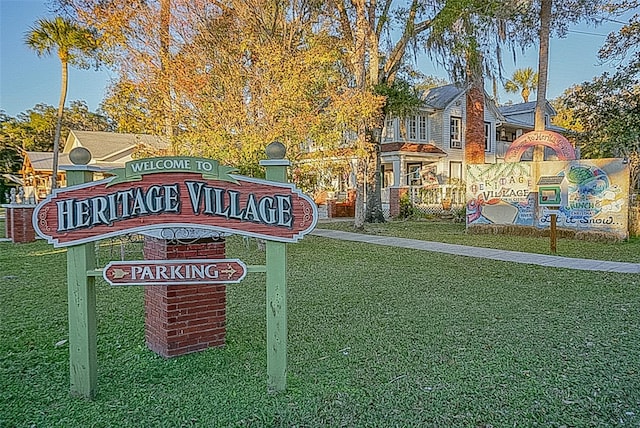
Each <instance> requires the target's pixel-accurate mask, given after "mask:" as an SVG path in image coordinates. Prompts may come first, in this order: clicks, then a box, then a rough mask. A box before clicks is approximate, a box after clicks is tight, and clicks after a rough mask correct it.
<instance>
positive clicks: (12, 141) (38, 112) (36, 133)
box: [0, 101, 112, 172]
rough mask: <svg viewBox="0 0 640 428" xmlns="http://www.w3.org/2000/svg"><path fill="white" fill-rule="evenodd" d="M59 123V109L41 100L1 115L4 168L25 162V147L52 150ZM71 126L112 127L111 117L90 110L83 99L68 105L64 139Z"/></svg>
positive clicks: (0, 144)
mask: <svg viewBox="0 0 640 428" xmlns="http://www.w3.org/2000/svg"><path fill="white" fill-rule="evenodd" d="M56 125H57V109H56V108H55V107H53V106H50V105H46V104H37V105H35V106H34V107H33V108H32V109H29V110H27V111H25V112H22V113H20V114H18V116H17V117H9V116H7V115H5V114H2V115H0V153H1V154H2V155H1V156H2V159H3V162H4V165H3V166H2V169H3V171H2V172H10V171H13V172H16V171H19V170H20V167H21V166H22V157H23V152H24V151H36V152H45V151H51V150H52V148H53V145H54V140H55V132H56ZM71 129H75V130H80V131H111V130H112V128H111V126H110V123H109V120H108V119H107V118H106V117H105V116H103V115H101V114H99V113H93V112H90V111H89V109H88V108H87V105H86V103H84V102H83V101H72V102H71V105H70V107H69V108H66V109H65V111H64V115H63V121H62V126H61V133H60V134H61V139H63V140H64V139H65V138H66V136H67V135H68V134H69V131H70V130H71Z"/></svg>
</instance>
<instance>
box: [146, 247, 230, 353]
mask: <svg viewBox="0 0 640 428" xmlns="http://www.w3.org/2000/svg"><path fill="white" fill-rule="evenodd" d="M144 257H145V259H146V260H172V259H176V260H188V259H223V258H224V257H225V241H224V239H217V238H201V239H198V240H197V241H196V242H194V243H190V244H180V243H174V242H172V241H169V240H165V239H159V238H154V237H151V236H145V242H144ZM144 308H145V339H146V343H147V347H148V348H149V349H151V350H152V351H154V352H155V353H157V354H159V355H160V356H162V357H165V358H169V357H175V356H178V355H184V354H188V353H191V352H196V351H202V350H204V349H207V348H212V347H219V346H224V344H225V334H226V285H225V284H200V285H171V286H146V287H145V290H144Z"/></svg>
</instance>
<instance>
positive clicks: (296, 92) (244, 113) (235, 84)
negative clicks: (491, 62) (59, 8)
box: [64, 0, 371, 175]
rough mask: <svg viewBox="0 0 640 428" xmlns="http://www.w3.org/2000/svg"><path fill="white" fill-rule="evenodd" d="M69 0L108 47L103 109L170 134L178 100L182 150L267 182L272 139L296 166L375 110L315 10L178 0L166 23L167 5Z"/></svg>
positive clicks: (131, 126) (314, 6)
mask: <svg viewBox="0 0 640 428" xmlns="http://www.w3.org/2000/svg"><path fill="white" fill-rule="evenodd" d="M64 3H65V4H66V5H67V6H71V7H72V12H73V13H75V14H76V16H78V18H79V19H81V20H82V21H83V22H85V23H86V24H88V25H92V26H94V27H96V28H98V29H99V31H100V32H101V36H102V38H103V39H104V40H106V42H105V44H104V47H105V52H104V54H105V56H107V57H108V58H109V59H110V61H111V63H112V65H113V67H114V68H115V69H116V71H117V73H118V74H119V81H118V82H117V83H116V85H114V86H112V87H111V90H110V93H109V96H108V98H107V99H106V100H105V103H104V104H103V109H104V110H105V111H107V112H108V113H109V115H110V116H111V117H113V118H114V120H115V121H116V123H117V127H118V129H120V130H125V129H126V130H127V131H129V132H131V131H132V130H138V131H139V130H144V131H145V132H153V133H162V132H164V131H163V128H164V129H166V128H167V126H166V118H167V117H168V115H166V114H165V112H166V111H167V109H169V107H168V105H169V104H170V105H171V107H170V110H171V111H170V116H171V122H172V128H173V129H174V136H173V138H172V140H173V142H174V145H175V148H176V150H178V151H179V152H180V153H183V154H191V155H204V156H212V157H216V158H218V159H219V160H220V161H222V162H224V163H227V164H230V165H233V166H237V167H238V168H239V169H240V170H241V172H243V173H247V174H250V175H254V174H260V173H261V171H260V169H259V167H258V161H259V159H261V158H262V156H263V154H264V147H265V146H266V145H267V144H268V143H269V142H271V141H273V140H279V141H281V142H283V143H284V144H285V145H286V146H287V148H288V156H289V158H291V159H294V158H295V157H296V156H297V154H298V153H299V150H300V147H301V146H302V145H305V144H307V143H308V142H309V141H314V143H315V144H317V145H318V146H329V147H331V146H336V145H337V144H338V143H339V142H340V141H341V140H342V137H343V135H344V133H345V132H344V131H345V126H346V125H345V123H346V119H345V118H346V117H347V116H348V114H360V113H358V109H360V111H363V112H366V110H369V109H370V106H371V103H369V102H368V100H363V99H361V98H357V97H354V96H353V92H354V91H353V90H351V89H350V88H349V80H348V77H349V76H348V75H347V73H345V67H344V65H343V63H342V57H341V52H340V50H341V49H342V46H341V45H339V44H338V43H337V39H336V37H334V36H333V35H332V34H330V30H331V28H330V27H329V26H328V25H325V24H323V22H322V20H321V19H320V18H319V15H318V13H319V10H320V9H319V7H320V6H321V5H320V4H318V3H314V2H309V3H304V2H302V3H300V2H295V1H291V2H273V1H270V0H253V1H230V2H225V3H215V4H212V3H211V2H209V1H205V0H172V1H171V2H170V5H171V8H170V17H168V18H167V17H166V16H165V14H164V13H163V10H164V11H166V10H167V7H166V6H164V5H166V4H168V2H167V1H164V0H163V1H159V0H156V1H134V2H131V3H130V6H128V7H124V6H122V4H119V3H117V2H103V1H100V0H81V1H80V0H65V1H64ZM163 6H164V7H163ZM131 8H132V9H133V11H132V10H131ZM161 16H162V19H160V17H161ZM167 19H168V20H169V22H170V24H169V35H170V41H169V42H167V41H166V37H167V35H166V24H165V22H166V21H167ZM160 23H163V25H160ZM161 32H162V34H161ZM161 36H162V37H161ZM162 40H165V41H164V42H162ZM168 43H170V49H169V52H167V51H166V46H167V44H168ZM163 46H164V47H163ZM167 55H168V56H169V57H170V61H165V60H164V59H163V58H166V57H167ZM167 63H168V64H169V70H168V71H169V73H168V74H166V73H165V74H164V75H165V77H164V78H163V77H162V76H163V68H162V67H161V64H167ZM166 76H169V77H168V78H169V79H170V80H171V85H170V87H171V89H170V91H169V92H170V95H171V100H170V101H167V100H166V94H167V91H166V80H167V77H166ZM349 120H351V118H350V119H349Z"/></svg>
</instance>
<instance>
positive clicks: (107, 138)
mask: <svg viewBox="0 0 640 428" xmlns="http://www.w3.org/2000/svg"><path fill="white" fill-rule="evenodd" d="M76 143H77V144H76ZM138 144H144V145H146V146H149V147H152V148H155V149H168V148H169V143H168V142H167V140H166V139H165V138H163V137H158V136H155V135H146V134H120V133H115V132H102V131H76V130H72V131H71V132H70V133H69V137H68V138H67V144H66V145H65V148H64V151H63V153H69V152H70V151H71V149H73V148H74V147H77V146H81V147H84V148H86V149H88V150H89V151H90V152H91V156H92V158H93V159H94V160H96V161H100V160H103V161H115V160H117V158H118V156H116V155H117V154H119V153H122V152H125V151H127V150H131V149H133V148H135V147H136V146H137V145H138Z"/></svg>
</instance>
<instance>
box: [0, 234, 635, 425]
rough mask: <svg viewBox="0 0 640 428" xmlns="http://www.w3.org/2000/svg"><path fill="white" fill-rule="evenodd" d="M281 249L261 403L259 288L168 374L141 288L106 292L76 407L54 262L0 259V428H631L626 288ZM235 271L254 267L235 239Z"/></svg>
mask: <svg viewBox="0 0 640 428" xmlns="http://www.w3.org/2000/svg"><path fill="white" fill-rule="evenodd" d="M474 239H475V238H474ZM485 239H486V237H485ZM489 239H493V237H491V238H489ZM288 248H289V260H288V263H289V275H288V276H289V298H288V305H289V324H288V325H289V372H288V390H287V391H286V392H284V393H280V394H274V395H270V394H267V388H266V349H265V346H266V340H265V328H266V327H265V284H264V275H263V274H252V275H249V276H247V278H246V279H245V280H244V281H243V282H242V283H240V284H237V285H230V286H229V287H228V309H227V318H228V324H227V345H226V347H225V348H222V349H210V350H207V351H205V352H200V353H196V354H191V355H187V356H183V357H178V358H173V359H169V360H164V359H162V358H160V357H158V356H156V355H155V354H153V353H152V352H151V351H149V350H147V349H146V347H145V344H144V315H143V314H144V308H143V302H142V288H140V287H120V288H110V287H109V286H107V285H106V284H105V283H104V282H102V281H99V282H98V284H97V301H98V319H99V322H98V360H99V380H98V382H99V392H98V396H97V398H96V399H95V400H93V401H86V400H83V399H77V398H71V397H70V396H69V393H68V391H69V376H68V369H69V367H68V346H67V344H62V345H60V344H58V346H56V344H57V343H59V342H60V341H61V340H64V339H66V338H67V321H66V298H67V297H66V279H65V268H66V262H65V252H64V251H62V250H58V249H53V248H52V247H51V246H49V245H47V244H45V243H43V242H36V243H32V244H22V245H14V244H10V243H0V301H1V302H2V303H1V304H0V320H1V324H0V325H1V326H2V327H1V329H0V426H2V427H14V426H15V427H31V426H35V427H86V426H95V427H111V426H127V427H181V426H184V427H187V426H203V427H228V426H229V427H285V426H286V427H290V426H300V427H325V426H326V427H338V426H346V427H382V426H384V427H387V426H389V427H391V426H398V427H430V426H433V427H488V426H494V427H507V426H526V427H530V426H540V427H560V426H576V427H590V426H595V427H597V426H600V427H611V426H640V370H639V368H638V361H640V278H639V277H638V276H637V275H628V274H627V275H625V274H613V273H604V272H582V271H571V270H564V269H545V268H542V267H536V266H529V265H515V264H509V263H504V262H497V261H488V260H480V259H470V258H465V257H459V256H451V255H445V254H438V253H430V252H420V251H416V250H406V249H396V248H387V247H378V246H372V245H366V244H359V243H347V242H338V241H333V240H329V239H323V238H319V237H313V236H311V237H307V238H305V239H304V240H303V241H301V242H300V243H298V244H294V245H289V246H288ZM228 256H229V257H238V258H240V259H242V260H244V261H245V262H247V263H248V264H252V263H260V261H261V260H262V259H263V257H264V254H263V253H260V252H258V251H256V250H255V248H254V247H251V249H246V248H245V247H244V245H243V242H242V240H241V239H237V238H233V239H230V241H229V243H228Z"/></svg>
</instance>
